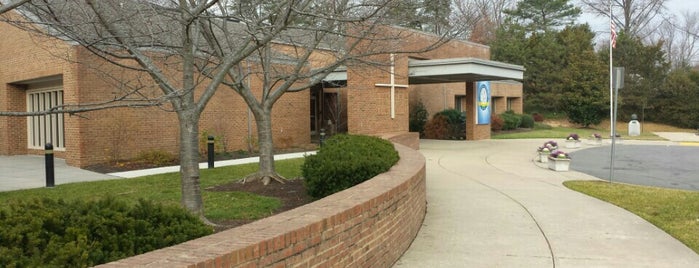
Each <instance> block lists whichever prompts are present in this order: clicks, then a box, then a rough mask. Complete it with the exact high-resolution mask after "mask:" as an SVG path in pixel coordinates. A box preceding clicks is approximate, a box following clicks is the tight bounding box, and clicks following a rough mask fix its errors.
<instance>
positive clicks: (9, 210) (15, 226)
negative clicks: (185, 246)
mask: <svg viewBox="0 0 699 268" xmlns="http://www.w3.org/2000/svg"><path fill="white" fill-rule="evenodd" d="M0 226H2V228H0V266H2V267H46V266H55V267H87V266H94V265H97V264H102V263H107V262H110V261H115V260H119V259H122V258H125V257H129V256H133V255H137V254H141V253H145V252H148V251H152V250H155V249H159V248H164V247H167V246H172V245H175V244H179V243H182V242H185V241H187V240H191V239H194V238H197V237H201V236H204V235H207V234H210V233H212V232H213V229H212V228H211V226H207V225H205V224H204V223H202V222H201V221H200V220H199V219H198V218H197V217H195V216H193V215H192V214H190V213H189V212H187V211H186V210H184V209H183V208H181V207H179V206H163V205H158V204H155V203H153V202H151V201H145V200H143V199H141V200H139V201H138V203H137V204H135V205H129V204H128V203H127V202H125V201H123V200H117V199H116V198H114V197H109V196H108V197H103V198H101V199H99V200H96V201H82V200H72V201H70V202H66V201H63V200H53V199H48V198H44V199H30V200H20V201H11V202H5V203H3V207H2V208H0Z"/></svg>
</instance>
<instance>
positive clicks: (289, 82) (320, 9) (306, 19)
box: [0, 0, 456, 218]
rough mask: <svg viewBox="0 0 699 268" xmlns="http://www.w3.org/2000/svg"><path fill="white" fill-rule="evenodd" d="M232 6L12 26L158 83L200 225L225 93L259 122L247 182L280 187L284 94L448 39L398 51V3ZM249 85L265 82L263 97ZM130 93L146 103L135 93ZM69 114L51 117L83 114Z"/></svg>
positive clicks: (50, 3) (36, 5)
mask: <svg viewBox="0 0 699 268" xmlns="http://www.w3.org/2000/svg"><path fill="white" fill-rule="evenodd" d="M232 3H233V6H231V5H228V1H216V0H200V1H193V0H190V1H185V0H179V1H174V0H172V1H137V0H133V1H98V0H84V1H60V0H36V1H32V2H31V5H29V6H28V7H27V8H26V9H24V10H23V14H25V15H26V20H25V21H21V22H15V25H17V26H18V27H22V28H24V29H26V30H30V31H34V32H36V33H41V34H47V35H49V36H52V37H55V38H59V39H62V40H69V41H71V42H74V43H77V44H79V45H80V46H82V47H84V48H85V49H87V50H89V51H90V52H92V53H94V55H97V56H98V57H100V58H102V59H104V60H106V61H108V62H109V63H111V64H114V65H116V66H119V67H120V68H124V69H127V70H131V71H134V72H138V73H142V74H146V75H147V76H149V77H150V79H152V81H153V83H154V84H157V86H158V87H159V89H160V91H161V93H162V95H161V96H158V97H155V98H153V97H148V98H146V97H145V96H144V98H143V99H142V100H141V101H143V102H144V103H145V104H147V105H159V104H161V103H168V104H169V105H170V106H171V107H172V110H173V111H174V112H175V113H176V114H177V118H178V122H179V129H180V131H179V146H180V151H179V155H180V166H181V182H182V205H183V206H184V207H185V208H187V209H188V210H190V211H192V212H193V213H196V214H197V215H199V216H200V217H202V218H204V217H203V215H204V214H203V202H202V198H201V192H200V191H201V189H200V186H199V168H198V163H197V162H198V161H197V160H198V156H199V153H198V131H199V119H200V116H201V114H202V112H203V110H204V108H205V107H206V105H207V103H208V102H209V101H210V100H211V98H212V97H213V96H214V93H215V92H216V91H217V90H218V89H219V88H222V87H228V88H231V89H232V90H234V91H235V92H237V93H238V94H240V96H242V98H243V99H244V100H245V102H246V103H247V105H248V107H249V108H250V109H251V111H252V113H253V114H254V116H255V121H256V123H257V129H258V137H259V142H260V171H259V172H258V173H256V174H253V175H252V176H248V177H247V179H254V178H262V179H263V181H264V182H265V183H266V182H268V181H269V180H271V179H272V178H276V179H281V177H280V176H279V175H277V174H276V172H275V171H274V156H273V151H272V149H273V144H272V132H271V111H272V107H273V105H274V104H275V102H277V101H278V100H279V99H280V98H281V96H282V95H283V94H285V93H287V92H296V91H301V90H305V89H307V88H309V87H311V86H312V85H314V84H317V83H319V82H321V81H322V79H323V78H324V77H325V76H327V75H328V74H329V73H331V72H332V71H333V70H335V69H337V68H338V67H340V66H343V65H344V66H348V65H360V64H374V65H376V64H378V65H381V64H388V63H387V62H386V60H385V59H384V58H385V57H382V55H387V54H388V53H408V52H421V51H427V50H430V49H431V48H433V47H435V46H438V45H440V44H441V43H442V42H443V41H445V40H447V38H446V37H443V38H438V41H436V42H434V43H432V44H429V45H427V46H425V47H421V48H413V49H411V51H405V50H401V49H400V47H399V46H397V45H396V44H397V43H398V42H400V41H399V40H403V39H404V38H406V37H407V36H408V35H410V34H413V33H414V32H413V31H410V30H405V29H403V30H401V29H400V28H392V27H389V28H387V27H385V25H386V23H387V22H386V21H385V19H384V18H386V17H387V16H385V15H386V14H388V13H389V12H390V11H391V10H392V9H395V8H399V7H400V4H401V1H392V0H379V1H355V0H335V1H318V0H285V1H275V3H274V4H269V3H268V2H266V1H262V0H259V1H252V0H251V1H245V3H246V5H238V6H235V3H240V2H239V1H233V2H232ZM240 9H243V10H242V11H241V10H240ZM28 22H29V23H28ZM449 32H450V33H453V32H456V31H449ZM250 79H258V80H259V82H260V84H261V85H262V89H261V90H259V89H258V90H256V89H255V87H253V86H252V85H251V84H250V83H249V81H250ZM128 92H131V94H130V96H141V95H140V94H138V93H139V92H138V89H132V90H128ZM105 103H107V104H109V105H114V106H116V105H117V104H112V103H111V101H108V102H107V101H106V102H105ZM105 103H100V104H97V105H105ZM132 103H133V101H132ZM75 105H80V104H75ZM134 105H135V104H134ZM69 108H70V107H67V108H66V107H62V108H60V109H58V110H54V111H44V113H55V112H76V111H77V112H79V111H81V110H79V109H72V110H71V109H69ZM73 108H75V107H73ZM102 108H104V107H102ZM83 109H84V108H83ZM0 115H2V114H1V113H0ZM6 115H7V114H6ZM26 115H29V114H26Z"/></svg>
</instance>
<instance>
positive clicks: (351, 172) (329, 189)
mask: <svg viewBox="0 0 699 268" xmlns="http://www.w3.org/2000/svg"><path fill="white" fill-rule="evenodd" d="M398 159H399V157H398V152H396V150H395V148H394V147H393V144H392V143H390V142H389V141H386V140H383V139H380V138H377V137H370V136H363V135H346V134H339V135H335V136H333V137H331V138H330V139H328V140H327V141H325V144H324V145H323V146H322V147H321V148H320V150H318V153H316V154H315V155H310V156H307V157H306V159H305V162H304V163H303V166H302V172H303V177H304V182H305V184H306V191H307V192H308V194H309V195H310V196H312V197H313V198H316V199H320V198H323V197H325V196H328V195H331V194H333V193H336V192H339V191H342V190H344V189H347V188H350V187H352V186H355V185H357V184H359V183H362V182H363V181H366V180H368V179H370V178H372V177H374V176H376V175H378V174H381V173H383V172H386V171H388V170H389V169H390V168H391V167H392V166H393V165H394V164H396V162H398Z"/></svg>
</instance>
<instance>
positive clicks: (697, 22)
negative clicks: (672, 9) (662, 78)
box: [656, 11, 699, 68]
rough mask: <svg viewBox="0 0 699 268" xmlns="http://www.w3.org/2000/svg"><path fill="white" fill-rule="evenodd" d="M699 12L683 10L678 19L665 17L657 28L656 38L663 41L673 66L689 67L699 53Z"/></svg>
mask: <svg viewBox="0 0 699 268" xmlns="http://www.w3.org/2000/svg"><path fill="white" fill-rule="evenodd" d="M698 34H699V12H696V11H694V12H683V13H682V16H681V17H680V19H679V20H677V19H676V17H674V16H672V17H669V18H666V19H665V20H664V21H663V23H662V24H661V25H660V27H659V28H658V33H657V36H656V38H657V39H659V40H661V41H663V48H664V49H665V52H666V53H667V55H668V59H669V60H670V62H671V63H672V67H673V68H685V67H691V66H692V65H693V61H695V60H696V58H697V56H698V54H699V47H698V46H697V45H699V44H698V42H699V35H698Z"/></svg>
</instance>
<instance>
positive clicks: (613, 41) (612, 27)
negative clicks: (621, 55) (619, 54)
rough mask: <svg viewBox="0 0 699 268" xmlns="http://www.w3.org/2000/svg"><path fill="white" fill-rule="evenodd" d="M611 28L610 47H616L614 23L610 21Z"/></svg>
mask: <svg viewBox="0 0 699 268" xmlns="http://www.w3.org/2000/svg"><path fill="white" fill-rule="evenodd" d="M611 29H612V40H611V43H612V48H616V25H614V23H613V22H612V23H611Z"/></svg>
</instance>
